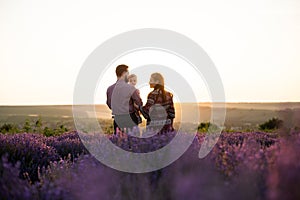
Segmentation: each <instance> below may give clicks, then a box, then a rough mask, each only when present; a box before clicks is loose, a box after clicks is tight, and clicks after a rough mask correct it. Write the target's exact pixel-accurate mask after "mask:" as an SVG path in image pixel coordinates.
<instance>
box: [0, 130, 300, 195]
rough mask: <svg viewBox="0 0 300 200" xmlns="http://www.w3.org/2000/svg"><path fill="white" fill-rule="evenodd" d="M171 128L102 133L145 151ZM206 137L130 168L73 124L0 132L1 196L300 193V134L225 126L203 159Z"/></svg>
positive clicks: (156, 145)
mask: <svg viewBox="0 0 300 200" xmlns="http://www.w3.org/2000/svg"><path fill="white" fill-rule="evenodd" d="M174 134H175V133H174V132H172V133H166V134H163V135H160V136H154V137H151V138H147V139H146V138H134V137H129V136H126V135H118V136H106V137H110V140H111V141H112V142H113V143H114V144H115V145H118V146H120V148H123V149H125V150H128V151H133V152H139V153H143V152H150V151H154V150H156V149H159V148H161V147H163V146H164V145H166V144H167V143H168V142H170V140H171V139H172V138H173V137H174ZM204 136H205V135H204V134H197V137H196V138H195V139H194V141H193V143H192V145H191V146H190V148H189V149H188V150H187V151H186V152H185V153H184V155H183V156H181V157H180V158H179V159H178V160H177V161H176V162H174V163H173V164H171V165H170V166H168V167H166V168H164V169H162V170H158V171H156V172H151V173H144V174H130V173H124V172H119V171H116V170H113V169H111V168H108V167H106V166H104V165H103V164H101V163H100V162H98V161H97V160H96V159H95V158H93V157H92V156H91V155H90V154H89V153H88V151H87V150H86V148H85V147H84V146H83V144H82V143H81V140H80V138H79V136H78V134H77V133H76V132H75V131H73V132H68V133H65V134H62V135H60V136H55V137H54V136H53V137H45V136H43V135H40V134H29V133H21V134H8V135H4V134H0V156H1V160H0V199H300V192H299V190H298V186H299V185H300V173H299V170H300V164H299V160H300V154H299V152H300V134H299V133H297V132H295V133H291V134H289V136H288V137H285V138H282V137H279V136H278V135H277V134H276V133H264V132H249V133H222V135H221V137H220V138H219V140H218V143H217V144H216V146H215V147H214V148H213V150H212V151H211V152H210V153H209V155H208V156H207V157H205V158H204V159H201V160H200V159H199V158H198V151H199V149H200V146H201V143H202V142H203V139H204ZM88 137H89V136H88V135H87V136H86V138H88ZM90 142H91V143H93V141H90Z"/></svg>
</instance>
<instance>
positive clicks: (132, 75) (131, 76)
mask: <svg viewBox="0 0 300 200" xmlns="http://www.w3.org/2000/svg"><path fill="white" fill-rule="evenodd" d="M127 78H128V79H131V78H137V76H136V75H135V74H129V75H128V77H127Z"/></svg>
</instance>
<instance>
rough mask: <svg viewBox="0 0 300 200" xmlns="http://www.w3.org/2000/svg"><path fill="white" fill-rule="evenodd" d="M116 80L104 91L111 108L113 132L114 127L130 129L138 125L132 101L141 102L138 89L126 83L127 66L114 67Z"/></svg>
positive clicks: (138, 103)
mask: <svg viewBox="0 0 300 200" xmlns="http://www.w3.org/2000/svg"><path fill="white" fill-rule="evenodd" d="M116 75H117V82H116V83H114V84H113V85H111V86H109V87H108V88H107V91H106V95H107V100H106V104H107V106H108V107H109V108H110V109H111V110H112V114H113V118H114V134H116V129H117V128H119V129H121V130H124V128H130V129H132V128H133V127H134V126H137V125H138V118H137V117H136V115H135V109H134V103H135V104H136V105H138V106H142V105H143V102H142V99H141V97H140V95H139V92H138V90H137V89H136V88H135V87H134V86H132V85H131V84H128V75H129V72H128V66H127V65H124V64H122V65H118V66H117V68H116Z"/></svg>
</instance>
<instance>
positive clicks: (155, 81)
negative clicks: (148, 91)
mask: <svg viewBox="0 0 300 200" xmlns="http://www.w3.org/2000/svg"><path fill="white" fill-rule="evenodd" d="M149 84H150V88H155V87H162V88H164V86H165V81H164V77H163V76H162V75H161V74H160V73H157V72H156V73H153V74H151V76H150V81H149Z"/></svg>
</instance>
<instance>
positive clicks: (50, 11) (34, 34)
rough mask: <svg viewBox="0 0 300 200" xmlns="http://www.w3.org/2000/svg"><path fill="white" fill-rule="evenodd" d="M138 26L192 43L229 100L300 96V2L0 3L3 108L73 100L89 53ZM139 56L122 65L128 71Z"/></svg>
mask: <svg viewBox="0 0 300 200" xmlns="http://www.w3.org/2000/svg"><path fill="white" fill-rule="evenodd" d="M138 28H162V29H169V30H173V31H176V32H179V33H181V34H183V35H185V36H187V37H189V38H190V39H192V40H194V41H195V42H197V43H198V44H199V45H200V46H201V47H202V48H203V49H204V50H205V51H206V52H207V54H208V55H209V57H210V58H211V59H212V61H213V62H214V64H215V66H216V68H217V69H218V71H219V74H220V76H221V79H222V81H223V85H224V89H225V95H226V101H227V102H279V101H284V102H286V101H300V92H299V90H298V87H299V85H300V56H299V52H300V38H299V35H300V2H299V1H297V0H273V1H271V0H268V1H263V0H251V1H241V0H227V1H223V0H211V1H200V0H186V1H179V0H164V1H161V0H152V1H141V0H126V1H116V0H110V1H99V0H98V1H76V0H72V1H57V0H54V1H41V0H27V1H21V0H20V1H16V0H9V1H3V0H0V72H1V76H0V105H35V104H41V105H43V104H72V103H73V90H74V84H75V81H76V77H77V75H78V72H79V70H80V68H81V66H82V64H83V62H84V61H85V59H86V58H87V57H88V56H89V54H90V53H91V52H92V51H93V50H94V49H95V48H97V47H98V46H99V45H100V44H101V43H102V42H104V41H106V40H107V39H109V38H111V37H113V36H115V35H118V34H120V33H122V32H126V31H130V30H133V29H138ZM157 57H160V56H159V55H157ZM139 58H140V59H141V57H140V56H136V59H137V60H136V63H135V62H133V63H131V62H132V59H133V60H134V57H133V58H132V59H131V61H128V63H125V64H129V66H130V64H131V65H135V66H132V69H133V68H134V67H137V63H139V64H140V63H141V62H140V61H138V59H139ZM122 62H123V61H122ZM149 62H150V61H149ZM154 63H157V64H159V63H164V60H157V59H155V62H154ZM144 64H147V63H144ZM114 67H115V66H112V68H111V69H110V70H108V71H107V73H106V75H105V77H106V80H103V81H102V82H103V83H102V82H101V81H100V83H99V84H100V85H99V86H98V90H97V91H95V93H96V94H95V95H96V97H97V98H96V100H95V102H96V103H103V102H105V92H106V87H107V86H108V85H109V84H112V83H113V82H115V74H114ZM186 73H189V71H187V72H186ZM191 76H192V73H191ZM107 77H109V78H107ZM190 80H194V79H190ZM166 81H168V80H166ZM194 81H195V80H194ZM196 83H197V84H198V86H197V87H198V88H201V89H199V90H198V89H197V88H193V89H194V90H196V94H197V100H198V101H206V102H207V101H209V100H210V99H209V95H208V93H207V91H206V88H205V84H203V82H202V81H201V80H199V81H198V82H196ZM191 84H195V82H194V83H193V82H191ZM202 86H203V87H204V88H203V87H202ZM146 87H147V86H145V87H144V88H146ZM142 90H143V95H144V96H145V95H146V93H147V92H146V89H145V90H144V89H142ZM143 98H144V97H143Z"/></svg>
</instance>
